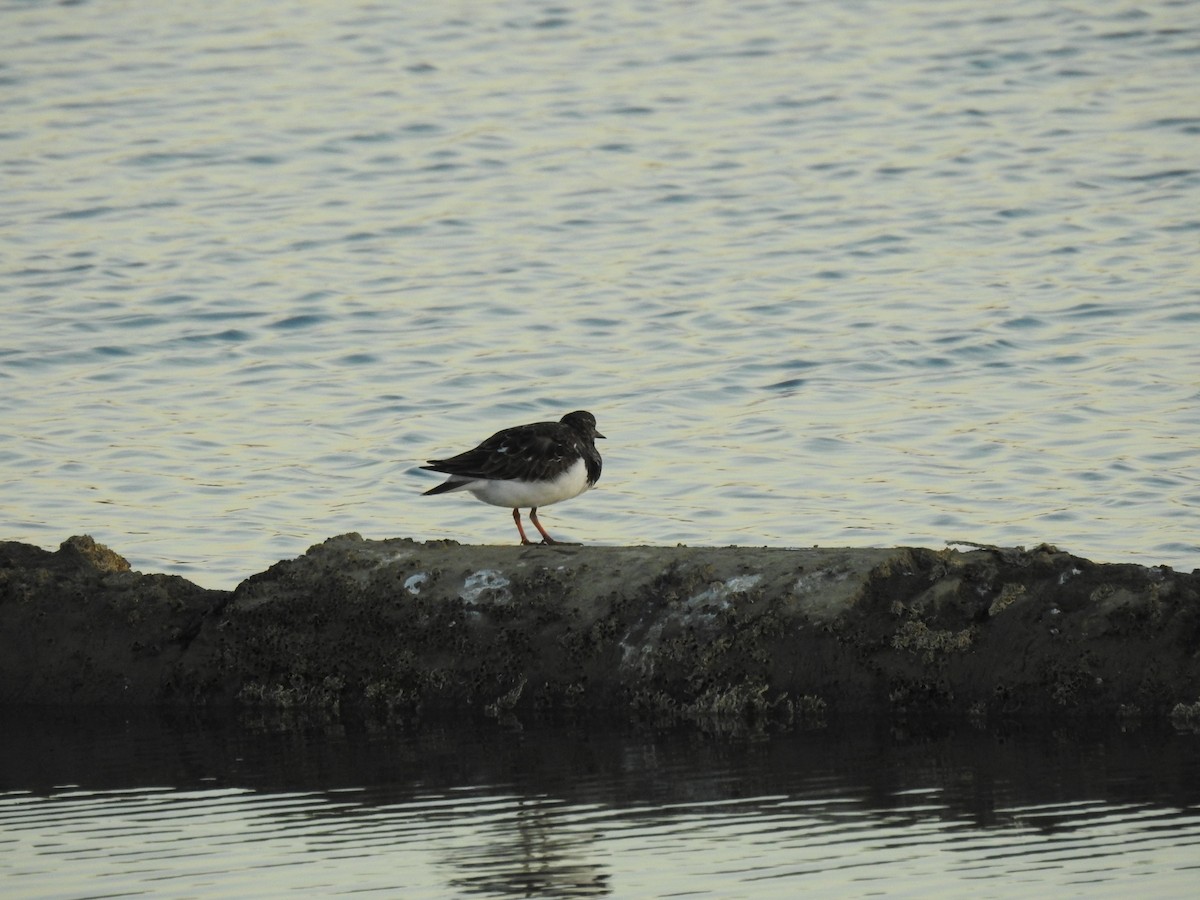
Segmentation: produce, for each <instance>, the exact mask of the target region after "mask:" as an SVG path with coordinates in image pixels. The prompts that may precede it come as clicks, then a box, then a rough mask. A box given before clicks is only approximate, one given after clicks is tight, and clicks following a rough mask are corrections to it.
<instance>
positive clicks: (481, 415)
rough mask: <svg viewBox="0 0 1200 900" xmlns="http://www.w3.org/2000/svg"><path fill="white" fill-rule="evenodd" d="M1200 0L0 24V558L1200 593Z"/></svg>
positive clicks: (267, 9)
mask: <svg viewBox="0 0 1200 900" xmlns="http://www.w3.org/2000/svg"><path fill="white" fill-rule="evenodd" d="M1197 83H1200V5H1198V4H1196V3H1193V2H1190V0H1188V2H1156V0H1150V2H1147V3H1143V4H1140V5H1131V4H1128V3H1125V2H1107V0H1097V2H1091V3H1087V4H1055V3H1043V2H1019V0H1014V2H1010V3H1005V4H1000V5H999V6H997V5H995V4H982V5H981V4H977V3H971V2H965V0H964V2H924V3H921V2H914V3H902V2H851V3H846V2H840V0H839V2H832V0H829V2H809V3H794V2H770V0H768V2H763V3H756V4H716V3H714V4H704V3H701V4H695V3H681V2H680V3H673V2H655V0H646V2H638V3H621V2H618V3H612V4H608V3H604V4H587V5H585V4H544V5H539V4H536V3H527V2H492V3H463V4H460V3H448V4H447V3H433V4H411V3H410V4H363V5H359V6H353V5H348V4H346V3H343V2H336V3H335V2H320V0H318V2H305V3H286V2H261V3H246V2H236V3H234V2H212V3H205V4H202V5H199V6H197V5H195V4H179V3H167V4H112V3H100V2H91V3H88V2H79V3H75V2H72V3H62V4H49V3H33V2H12V0H8V2H3V5H0V180H2V184H3V189H2V193H3V199H2V201H0V202H2V204H3V207H2V208H3V215H2V216H0V319H2V321H3V328H2V331H0V422H2V423H3V425H2V427H0V490H2V496H3V516H2V519H0V524H2V533H0V537H2V538H5V539H16V540H25V541H29V542H32V543H36V544H40V545H42V546H46V547H53V546H56V545H57V544H58V543H59V542H60V541H61V540H62V539H64V538H66V537H67V536H68V535H70V534H74V533H84V532H86V533H91V534H92V535H94V536H95V537H96V538H97V539H98V540H100V541H102V542H105V543H108V544H109V545H110V546H112V547H113V548H114V549H116V550H118V551H119V552H121V553H123V554H125V555H127V556H128V557H129V558H130V559H131V561H132V562H133V563H134V566H135V567H136V568H140V569H142V570H145V571H168V572H177V573H180V574H184V575H186V576H188V577H191V578H192V579H194V580H196V581H198V582H200V583H201V584H204V585H206V586H211V587H231V586H232V585H234V584H236V583H237V582H238V581H240V580H241V579H242V578H243V577H245V576H247V575H249V574H251V573H254V572H257V571H261V570H262V569H264V568H266V567H267V566H268V565H269V564H270V563H272V562H274V561H275V560H277V559H280V558H283V557H288V556H294V555H296V554H298V553H300V552H302V551H303V550H304V549H305V548H306V547H307V546H309V545H310V544H312V543H315V542H317V541H319V540H322V539H324V538H325V537H327V536H329V535H331V534H337V533H341V532H345V531H359V532H361V533H362V534H364V535H365V536H368V537H387V536H398V535H403V536H413V537H417V538H436V537H453V538H457V539H459V540H463V541H468V542H507V541H511V540H513V539H514V538H515V534H514V533H513V532H514V529H513V528H512V524H511V521H510V519H509V517H508V516H507V514H506V513H505V512H504V511H503V510H496V509H493V508H489V507H486V506H484V505H482V504H477V503H475V502H474V501H472V500H471V499H470V498H469V497H462V496H455V497H441V498H419V496H418V494H419V491H420V490H421V489H423V488H425V487H428V486H429V485H430V484H432V483H433V480H432V478H431V477H430V476H429V475H428V473H423V472H419V471H418V470H417V469H416V465H417V464H418V463H420V462H422V461H424V460H425V459H427V458H429V457H431V456H438V455H445V454H446V453H449V452H451V451H455V450H458V449H463V448H465V447H466V446H469V445H471V444H473V443H474V442H476V441H478V440H480V439H482V438H483V437H485V436H487V435H488V434H490V433H491V432H492V431H494V430H496V429H497V428H499V427H501V426H505V425H510V424H516V423H519V422H523V421H531V420H538V419H543V418H550V417H554V418H557V417H558V416H559V415H561V414H562V413H563V412H565V411H567V410H570V409H575V408H580V407H582V408H588V409H591V410H593V411H595V412H596V414H597V416H598V418H599V422H600V427H601V429H602V430H603V431H604V432H605V433H606V434H607V435H608V436H609V438H610V440H609V441H608V442H607V443H606V445H605V447H604V449H605V452H606V454H607V459H606V463H605V473H604V478H603V480H602V482H601V485H600V490H598V491H596V492H595V493H593V494H590V495H588V496H587V497H585V498H583V499H581V500H578V501H575V502H574V503H571V504H566V505H565V506H562V507H556V508H554V509H553V510H549V511H547V513H546V519H545V521H546V524H547V526H548V527H549V528H550V529H551V530H552V531H553V532H555V533H556V534H559V535H560V536H562V537H564V538H574V539H578V540H585V541H588V542H593V543H614V544H616V543H633V542H650V543H675V542H680V541H682V542H689V543H716V544H724V543H735V544H776V545H787V546H803V545H811V544H823V545H835V544H850V545H892V544H897V543H918V544H927V545H933V546H940V544H941V542H943V541H947V540H973V541H985V542H996V543H1023V544H1033V543H1037V542H1041V541H1049V542H1053V543H1057V544H1059V545H1060V546H1063V547H1065V548H1067V549H1070V550H1072V551H1074V552H1077V553H1080V554H1083V555H1086V556H1089V557H1091V558H1094V559H1099V560H1111V561H1125V560H1128V561H1139V562H1144V563H1147V564H1159V563H1167V564H1171V565H1174V566H1176V567H1178V568H1182V569H1185V570H1188V569H1191V568H1193V567H1195V566H1197V565H1200V544H1198V540H1197V520H1198V513H1200V477H1198V473H1197V468H1196V462H1195V460H1196V450H1197V446H1198V443H1200V415H1197V413H1196V410H1197V407H1198V405H1200V353H1197V352H1196V346H1197V343H1198V341H1197V338H1198V337H1200V288H1198V287H1197V286H1198V285H1200V253H1197V248H1198V246H1200V213H1198V212H1197V211H1198V210H1200V107H1198V106H1197V102H1196V96H1197V95H1196V85H1197Z"/></svg>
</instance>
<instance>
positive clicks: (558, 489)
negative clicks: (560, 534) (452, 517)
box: [421, 410, 604, 544]
mask: <svg viewBox="0 0 1200 900" xmlns="http://www.w3.org/2000/svg"><path fill="white" fill-rule="evenodd" d="M603 437H604V435H602V434H601V433H600V432H599V431H597V430H596V417H595V416H593V415H592V414H591V413H590V412H585V411H583V410H576V411H575V412H570V413H567V414H566V415H565V416H563V417H562V419H560V420H559V421H557V422H534V423H532V424H530V425H517V426H515V427H513V428H505V429H504V430H503V431H497V432H496V433H495V434H493V435H492V436H491V437H490V438H488V439H487V440H486V441H484V442H483V443H482V444H480V445H479V446H478V447H475V448H474V449H472V450H467V451H466V452H465V453H460V454H458V455H457V456H451V457H450V458H448V459H431V460H429V465H427V466H421V468H422V469H429V470H431V471H433V472H442V473H444V474H446V475H449V476H450V477H449V478H447V479H446V480H445V481H443V482H442V483H441V484H439V485H438V486H437V487H435V488H431V489H430V490H428V491H425V494H424V495H423V496H427V495H429V494H445V493H449V492H450V491H469V492H470V493H472V494H474V495H475V498H476V499H477V500H482V501H483V502H484V503H490V504H492V506H505V507H508V508H509V509H511V510H512V514H513V521H514V522H516V523H517V533H518V534H520V535H521V543H522V544H532V543H533V541H531V540H529V538H528V537H526V536H525V529H524V528H523V527H522V526H521V509H522V508H527V509H528V510H529V518H530V520H531V521H532V522H533V525H534V527H535V528H536V529H537V530H538V531H539V532H541V535H542V543H543V544H557V543H558V541H556V540H554V538H552V537H550V535H549V534H548V533H547V532H546V529H545V528H543V527H542V523H541V522H539V521H538V517H537V511H538V508H539V507H541V506H549V505H550V504H551V503H558V502H559V501H561V500H570V499H571V498H572V497H578V496H579V495H580V494H582V493H583V492H584V491H586V490H587V489H588V488H590V487H592V486H593V485H595V483H596V482H597V481H599V480H600V466H601V460H600V451H599V450H597V449H596V438H603Z"/></svg>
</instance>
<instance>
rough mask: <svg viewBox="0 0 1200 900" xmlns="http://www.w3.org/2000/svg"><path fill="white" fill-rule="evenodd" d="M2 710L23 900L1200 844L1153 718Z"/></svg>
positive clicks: (450, 885)
mask: <svg viewBox="0 0 1200 900" xmlns="http://www.w3.org/2000/svg"><path fill="white" fill-rule="evenodd" d="M2 718H3V719H4V720H5V721H3V723H0V724H3V726H4V727H3V730H2V731H0V733H2V734H3V735H4V737H3V738H2V739H0V831H3V833H4V834H5V835H6V839H5V840H4V841H3V842H0V866H3V867H5V868H6V869H8V870H9V871H10V872H15V873H17V875H18V876H19V882H20V884H19V887H24V889H25V890H26V892H28V893H37V892H38V891H40V890H43V889H47V888H48V887H49V886H52V885H54V886H58V887H61V886H62V885H63V884H64V883H66V884H67V886H68V887H70V886H71V884H76V883H77V884H83V883H85V882H86V881H87V880H88V879H91V878H97V877H103V878H105V879H106V882H105V883H106V885H109V886H120V887H121V888H122V889H131V890H132V889H137V888H139V886H141V887H144V886H145V885H144V883H143V882H145V881H149V880H152V879H185V880H186V879H195V878H197V877H199V875H200V874H202V875H203V879H202V881H203V882H204V884H208V885H211V890H207V889H204V888H199V889H197V891H198V893H199V894H200V895H202V896H203V895H206V894H208V893H214V894H215V893H217V892H219V891H230V890H232V891H243V892H248V893H252V894H257V893H261V892H262V890H263V888H264V885H265V884H268V883H269V884H270V885H271V886H272V888H271V889H272V890H275V889H277V888H278V886H279V885H280V884H286V885H288V886H290V887H292V888H295V889H316V888H320V887H321V886H322V885H324V886H326V887H328V886H329V885H335V884H336V885H343V886H346V885H351V884H353V885H354V886H355V887H356V888H357V889H362V890H367V889H372V890H380V891H389V890H392V891H394V890H400V889H403V890H404V891H405V892H406V896H435V897H442V896H462V895H464V894H472V895H483V896H521V897H532V896H560V897H583V896H600V895H606V894H609V893H616V894H620V895H638V896H654V895H659V894H661V893H665V892H667V889H668V886H670V887H671V888H672V889H679V890H692V891H695V892H697V893H700V894H706V893H708V894H715V895H718V896H719V895H722V894H727V893H728V892H730V891H733V892H744V891H745V890H746V889H747V887H748V885H750V884H751V883H753V882H759V881H770V882H771V883H773V884H774V883H778V884H779V888H780V889H781V890H783V889H785V888H786V889H788V890H791V889H794V888H795V887H796V886H797V884H798V883H799V882H796V883H793V882H795V880H796V879H802V880H803V884H804V885H805V886H806V887H813V886H816V887H821V888H824V889H831V890H834V889H836V890H840V889H844V888H845V887H846V886H847V884H848V883H849V882H851V881H853V882H854V883H855V884H858V886H859V888H862V887H864V885H862V884H859V883H860V882H864V881H865V882H867V883H872V882H874V881H875V880H876V879H885V881H886V878H890V877H893V876H894V875H895V874H896V873H897V872H904V873H906V878H907V879H908V880H909V881H913V883H914V884H916V885H919V886H922V887H923V889H927V890H940V889H945V888H946V887H947V885H956V884H958V883H959V881H965V880H966V879H989V882H988V883H989V885H990V887H989V890H992V891H993V893H997V892H998V893H999V894H1000V895H1014V896H1015V895H1016V894H1014V893H1013V887H1012V886H1008V887H1006V886H1005V885H1007V884H1008V882H1007V881H1006V878H1007V876H1008V874H1009V873H1011V871H1012V870H1013V869H1014V867H1015V868H1018V869H1022V868H1027V867H1030V866H1034V863H1035V862H1036V863H1037V866H1043V865H1045V866H1046V867H1047V868H1046V872H1044V873H1042V874H1040V875H1037V876H1031V877H1033V881H1032V882H1031V881H1028V880H1026V881H1022V882H1019V884H1020V885H1021V886H1022V888H1023V889H1024V890H1028V889H1029V887H1030V885H1031V884H1035V885H1036V884H1042V885H1043V886H1044V885H1047V884H1053V883H1057V881H1056V879H1069V878H1071V877H1075V876H1077V875H1078V874H1079V873H1080V871H1082V869H1084V868H1088V867H1090V868H1092V869H1095V870H1097V871H1101V870H1104V871H1108V870H1111V873H1110V874H1109V875H1101V876H1099V878H1100V880H1101V882H1106V883H1107V882H1112V883H1111V884H1109V885H1108V886H1109V887H1110V888H1116V887H1119V886H1120V885H1121V884H1122V883H1123V882H1122V879H1123V878H1125V877H1129V876H1130V874H1131V873H1134V874H1136V873H1140V874H1139V876H1138V877H1139V878H1142V877H1144V875H1145V872H1142V871H1141V870H1140V869H1138V866H1139V865H1141V866H1142V868H1145V866H1146V865H1147V863H1146V860H1149V861H1151V862H1153V868H1154V873H1155V874H1153V878H1154V879H1157V881H1156V882H1154V883H1155V884H1157V886H1159V887H1160V888H1162V889H1163V890H1165V891H1167V892H1171V891H1172V890H1173V889H1174V887H1175V886H1176V882H1177V881H1178V882H1179V883H1180V884H1182V883H1183V879H1184V876H1185V875H1186V872H1187V866H1186V865H1185V861H1186V859H1188V858H1191V857H1194V853H1195V847H1196V846H1197V845H1200V770H1197V767H1196V766H1195V765H1194V759H1195V753H1196V751H1197V749H1200V738H1197V736H1195V735H1177V734H1172V733H1164V732H1161V731H1158V730H1154V729H1144V730H1141V731H1133V732H1127V733H1121V732H1116V731H1101V732H1089V731H1084V730H1080V729H1069V730H1064V729H1057V730H1056V729H1054V728H1050V727H1047V728H1045V729H1037V730H1029V729H1026V730H1010V731H1007V732H996V731H981V730H976V729H972V728H970V727H966V726H962V727H958V726H955V727H950V726H940V727H922V728H919V729H907V730H906V729H898V728H896V727H895V726H893V725H891V724H888V723H881V724H878V725H874V726H867V727H862V726H858V727H853V728H851V727H841V726H834V727H830V728H825V729H821V730H817V731H810V732H801V733H793V734H782V735H771V736H763V735H758V736H749V735H742V736H729V735H723V736H714V735H709V734H702V733H697V732H695V731H651V730H636V729H630V728H627V727H617V726H605V725H603V724H601V723H589V724H587V725H586V726H585V725H582V724H568V725H562V724H560V725H556V726H549V725H541V726H536V727H535V726H532V725H529V724H528V723H527V725H526V727H525V728H524V729H517V728H505V727H503V726H500V725H497V724H496V723H495V722H491V721H468V722H463V721H457V722H452V723H447V722H441V723H424V724H421V725H419V726H414V725H411V724H410V725H398V724H395V723H391V724H387V723H377V722H369V721H353V722H345V721H329V720H316V721H314V720H311V719H290V720H289V719H279V718H269V719H263V718H258V719H245V718H242V719H237V718H231V717H222V716H204V717H192V716H146V715H141V714H139V715H130V714H128V713H125V712H121V713H116V714H111V713H104V714H100V713H86V712H80V711H63V710H25V711H20V712H14V711H11V710H10V711H7V712H5V713H3V715H2ZM214 848H216V849H214ZM1189 854H1191V857H1189ZM180 860H188V862H187V863H186V865H185V864H184V863H181V862H180ZM1139 861H1140V862H1139ZM668 870H669V872H670V879H669V885H668V882H667V881H664V880H663V879H665V878H667V874H666V873H667V872H668ZM1036 870H1037V871H1039V872H1040V871H1041V870H1040V869H1036ZM1031 871H1032V870H1031ZM198 873H199V874H198ZM884 873H890V874H888V875H886V876H885V874H884ZM1141 883H1144V882H1143V881H1139V884H1141ZM877 886H878V885H877ZM960 886H961V885H960Z"/></svg>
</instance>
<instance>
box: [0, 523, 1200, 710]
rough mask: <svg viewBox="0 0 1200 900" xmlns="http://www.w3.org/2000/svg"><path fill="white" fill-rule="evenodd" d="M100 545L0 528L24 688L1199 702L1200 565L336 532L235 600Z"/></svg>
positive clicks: (556, 705)
mask: <svg viewBox="0 0 1200 900" xmlns="http://www.w3.org/2000/svg"><path fill="white" fill-rule="evenodd" d="M123 563H124V560H122V559H121V558H120V557H119V556H117V555H116V554H113V553H111V551H107V550H106V549H105V548H100V547H97V545H95V544H94V543H92V542H90V539H86V538H73V539H71V541H68V542H66V543H65V544H64V545H63V548H62V549H60V550H59V551H58V553H54V554H51V553H47V552H45V551H42V550H38V549H37V548H32V547H28V546H25V545H20V544H5V545H0V627H2V628H3V635H4V637H3V645H2V646H0V653H2V654H3V656H2V658H0V675H3V678H4V687H3V693H2V694H0V697H2V698H3V699H5V700H9V701H12V700H28V701H62V702H66V701H74V700H104V701H109V702H137V703H145V702H155V701H160V702H187V703H214V704H215V703H222V704H223V703H230V702H236V703H241V704H258V705H266V706H271V707H307V708H312V707H317V708H324V709H329V710H334V709H338V708H343V707H346V706H350V705H353V706H356V707H368V708H374V709H378V710H391V711H404V712H408V711H413V710H421V709H434V708H456V709H462V708H465V709H474V710H481V711H486V712H489V713H491V714H494V715H503V714H506V713H509V712H520V711H528V710H553V711H561V710H590V709H601V708H603V709H621V710H627V711H630V712H633V713H635V714H638V715H641V716H648V717H653V718H661V717H683V718H689V719H701V718H707V717H721V716H737V717H750V718H755V719H762V720H790V719H792V718H793V717H795V716H797V715H802V716H814V715H816V716H819V715H821V714H823V713H825V712H833V713H839V712H841V713H845V712H887V713H896V712H937V713H954V714H971V715H987V714H993V715H1027V714H1045V713H1053V714H1060V715H1105V716H1118V715H1119V716H1127V717H1136V716H1155V717H1163V716H1166V715H1168V714H1169V713H1171V711H1172V710H1175V711H1176V714H1177V715H1178V714H1179V709H1180V708H1183V709H1184V710H1185V711H1186V710H1187V709H1191V708H1192V707H1191V706H1190V705H1192V704H1195V703H1196V702H1197V700H1198V698H1200V575H1198V574H1197V573H1192V574H1191V575H1184V574H1180V573H1176V572H1174V571H1172V570H1170V569H1166V568H1146V567H1143V566H1133V565H1099V564H1095V563H1092V562H1089V561H1087V560H1084V559H1080V558H1078V557H1074V556H1071V555H1070V554H1067V553H1063V552H1060V551H1058V550H1056V549H1055V548H1053V547H1048V546H1041V547H1037V548H1034V549H1033V550H1030V551H1025V550H1022V549H1000V548H977V549H973V550H969V551H966V552H962V551H957V550H950V549H947V550H938V551H934V550H924V549H912V548H903V549H801V550H791V549H779V548H752V547H721V548H712V547H701V548H692V547H571V546H553V547H542V546H536V547H524V548H523V547H519V546H502V547H494V546H484V547H480V546H463V545H459V544H456V543H454V542H429V543H417V542H414V541H411V540H407V539H394V540H386V541H366V540H363V539H362V538H361V537H359V536H358V535H354V534H351V535H343V536H341V537H336V538H331V539H329V540H327V541H325V542H324V543H323V544H320V545H317V546H315V547H313V548H311V549H310V550H309V551H308V552H307V553H306V554H305V555H304V556H301V557H299V558H298V559H294V560H288V561H284V562H280V563H278V564H276V565H274V566H272V567H271V568H270V569H269V570H267V571H266V572H263V573H261V574H259V575H255V576H253V577H251V578H249V579H247V580H246V581H245V582H243V583H242V584H241V585H240V586H239V587H238V588H237V590H236V591H234V592H233V594H232V595H230V594H228V593H224V592H219V591H203V590H201V589H200V588H197V587H195V586H194V585H191V584H190V583H189V582H186V581H184V580H183V579H179V578H172V577H169V576H162V575H140V574H137V573H132V572H128V571H125V569H127V564H125V565H124V566H122V564H123Z"/></svg>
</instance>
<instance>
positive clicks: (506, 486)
mask: <svg viewBox="0 0 1200 900" xmlns="http://www.w3.org/2000/svg"><path fill="white" fill-rule="evenodd" d="M462 489H463V490H465V491H470V492H471V493H472V494H474V495H475V497H476V498H477V499H479V500H482V501H483V502H484V503H490V504H492V506H506V507H508V508H509V509H519V508H529V507H534V506H549V505H550V504H551V503H558V502H559V501H560V500H570V499H571V498H572V497H578V496H579V495H580V494H582V493H583V492H584V491H586V490H587V489H588V483H587V466H586V465H585V464H584V462H583V460H582V459H580V460H577V461H576V462H575V464H574V465H573V466H571V468H569V469H567V471H565V472H563V473H562V474H561V475H559V476H558V477H557V478H555V479H554V480H553V481H483V480H480V481H472V482H470V483H469V484H464V485H463V488H462Z"/></svg>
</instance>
